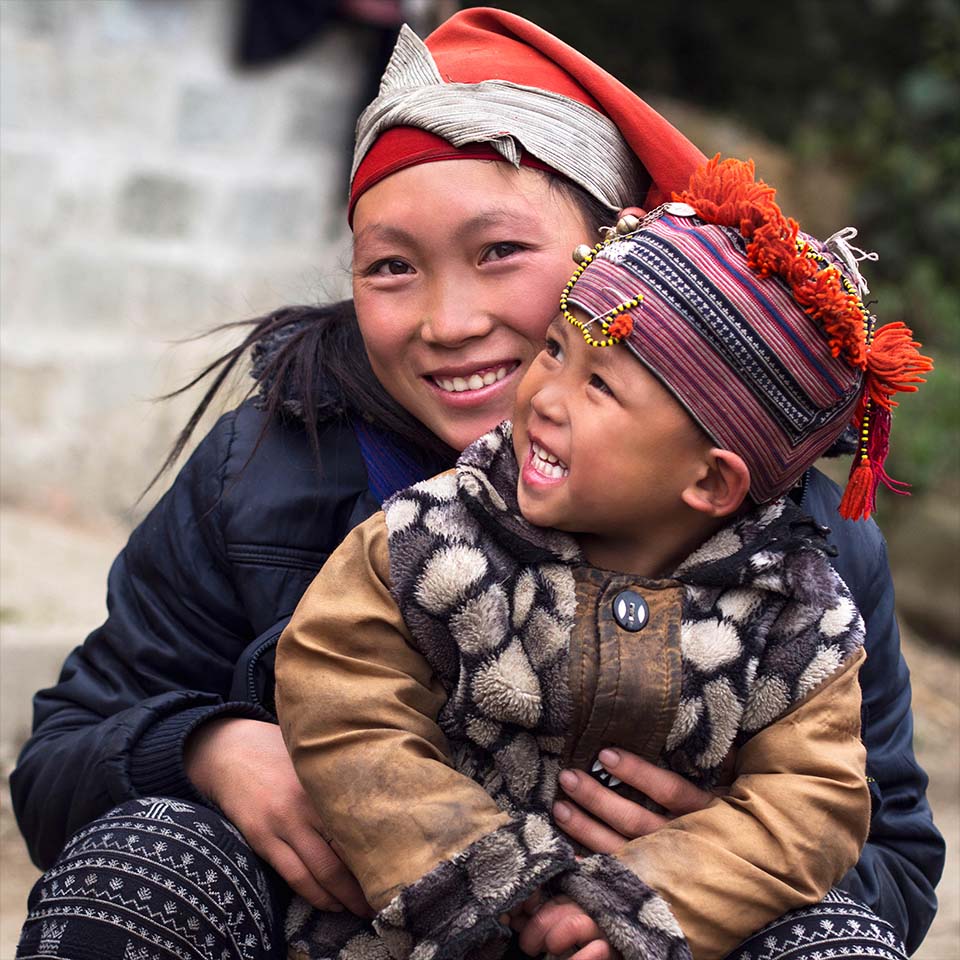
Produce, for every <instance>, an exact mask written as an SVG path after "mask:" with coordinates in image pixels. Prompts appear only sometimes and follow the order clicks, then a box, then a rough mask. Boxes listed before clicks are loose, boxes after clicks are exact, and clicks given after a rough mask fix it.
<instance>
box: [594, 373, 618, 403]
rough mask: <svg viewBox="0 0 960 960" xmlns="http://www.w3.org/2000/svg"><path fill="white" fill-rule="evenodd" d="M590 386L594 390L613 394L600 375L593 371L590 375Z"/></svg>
mask: <svg viewBox="0 0 960 960" xmlns="http://www.w3.org/2000/svg"><path fill="white" fill-rule="evenodd" d="M590 386H591V387H593V389H594V390H599V391H600V392H601V393H606V394H609V395H610V396H611V397H612V396H613V391H612V390H611V389H610V388H609V387H608V386H607V384H606V383H605V382H604V380H603V378H602V377H598V376H597V375H596V374H595V373H594V374H592V375H591V376H590Z"/></svg>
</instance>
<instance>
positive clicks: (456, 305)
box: [420, 286, 494, 347]
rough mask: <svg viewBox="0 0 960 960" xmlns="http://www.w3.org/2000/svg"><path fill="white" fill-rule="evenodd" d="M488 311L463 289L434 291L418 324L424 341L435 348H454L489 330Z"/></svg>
mask: <svg viewBox="0 0 960 960" xmlns="http://www.w3.org/2000/svg"><path fill="white" fill-rule="evenodd" d="M493 327H494V322H493V319H492V317H491V314H490V313H489V312H488V311H486V310H485V309H483V307H482V305H481V304H479V303H477V302H476V301H475V299H474V298H472V297H471V296H470V295H469V293H468V291H466V290H464V289H463V288H457V287H453V286H451V287H445V288H443V289H440V290H437V291H435V294H434V296H432V297H431V298H430V300H429V302H428V305H427V309H426V312H425V315H424V317H423V320H422V321H421V324H420V331H421V334H420V335H421V336H422V337H423V339H424V341H426V342H427V343H429V344H432V345H434V346H438V347H457V346H460V344H462V343H466V342H467V341H468V340H475V339H477V338H478V337H485V336H486V335H487V334H488V333H490V332H491V331H492V330H493Z"/></svg>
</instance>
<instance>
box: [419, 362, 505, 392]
mask: <svg viewBox="0 0 960 960" xmlns="http://www.w3.org/2000/svg"><path fill="white" fill-rule="evenodd" d="M506 375H507V368H506V367H497V369H496V370H487V372H486V373H473V374H471V375H470V376H469V377H433V382H434V383H435V384H436V385H437V386H438V387H439V388H440V389H441V390H446V391H447V393H463V391H464V390H479V389H480V388H481V387H489V386H490V384H491V383H496V382H497V381H498V380H502V379H503V378H504V377H505V376H506Z"/></svg>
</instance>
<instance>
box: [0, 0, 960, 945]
mask: <svg viewBox="0 0 960 960" xmlns="http://www.w3.org/2000/svg"><path fill="white" fill-rule="evenodd" d="M494 5H496V6H502V7H505V8H506V9H509V10H512V11H514V12H516V13H519V14H522V15H524V16H527V17H529V18H530V19H533V20H535V21H536V22H538V23H539V24H541V25H542V26H543V27H545V28H547V29H549V30H551V31H552V32H554V33H556V34H557V35H559V36H560V37H562V38H563V39H565V40H567V41H569V42H571V43H573V44H574V45H576V46H577V47H578V48H579V49H581V50H583V51H584V52H585V53H586V54H587V55H588V56H591V57H592V58H593V59H595V60H597V61H598V62H599V63H600V64H602V65H603V66H604V67H606V68H607V69H608V70H610V71H611V72H612V73H614V74H615V75H616V76H618V77H620V78H621V79H622V80H623V81H624V82H625V83H627V84H628V85H629V86H631V87H633V88H634V89H636V90H637V91H638V92H639V93H640V94H641V95H642V96H644V97H645V98H646V99H647V100H649V101H650V102H651V103H652V104H653V105H654V106H655V107H656V108H658V109H659V110H660V111H661V112H663V113H664V114H665V115H666V116H668V117H669V118H670V119H671V120H672V121H673V122H674V123H675V124H676V125H677V126H679V127H680V128H681V129H682V130H683V131H684V132H685V133H686V134H687V135H688V136H690V138H691V139H692V140H694V142H696V143H697V144H698V145H699V146H700V147H701V149H703V150H704V151H705V152H706V153H708V154H712V153H713V152H716V151H721V152H723V153H724V154H725V155H736V156H752V157H753V158H754V159H756V161H757V164H758V167H759V171H760V174H761V175H762V176H764V177H765V178H766V179H768V180H769V181H770V182H772V183H774V184H776V185H777V186H778V187H779V188H780V199H781V200H782V204H783V206H784V208H785V210H786V211H787V212H788V213H791V214H793V215H795V216H796V217H797V218H798V219H800V221H801V222H802V223H804V225H805V226H807V227H808V228H809V229H810V230H811V232H814V233H817V234H819V235H821V236H823V235H827V234H830V233H832V232H833V231H834V230H836V229H839V228H840V227H843V226H846V225H847V224H855V225H857V226H858V227H859V229H860V237H859V239H858V240H857V241H855V242H856V243H857V244H858V245H861V246H863V247H864V248H865V249H867V250H876V251H878V252H879V253H880V260H879V262H878V263H876V264H870V265H868V266H869V271H865V272H867V277H868V280H869V282H870V286H871V298H872V300H874V301H875V310H876V312H877V313H878V315H879V316H880V319H881V321H882V322H887V321H892V320H904V321H905V322H906V323H907V324H908V325H909V326H910V327H912V328H913V330H914V332H915V334H916V336H917V338H918V339H919V340H921V341H923V343H924V346H925V348H926V350H925V352H928V353H930V354H931V355H932V356H933V357H934V358H935V361H936V371H935V373H934V374H933V376H932V377H931V380H930V382H929V383H928V384H927V386H926V387H925V388H924V389H923V390H922V392H921V393H919V394H918V395H917V396H916V397H912V396H909V397H907V398H906V399H905V401H904V403H903V406H902V408H901V410H898V411H897V416H896V420H895V426H894V434H893V449H892V453H891V457H890V461H889V466H890V473H891V475H892V476H894V477H897V478H898V479H904V480H907V481H909V482H911V483H912V484H913V493H914V496H913V497H912V498H897V497H894V496H893V495H891V494H888V493H885V492H882V493H881V499H880V506H879V515H878V518H877V519H878V521H879V523H880V525H881V527H882V528H883V530H884V533H885V534H886V536H887V538H888V540H889V544H890V556H891V564H892V566H893V569H894V579H895V583H896V587H897V599H898V610H899V613H900V618H901V624H902V626H903V629H904V637H905V639H904V645H905V651H906V655H907V658H908V662H909V663H910V665H911V669H912V671H913V677H914V695H915V710H916V722H917V747H918V752H919V754H920V756H921V759H922V761H923V763H924V764H925V766H926V767H927V769H928V771H929V772H930V773H931V777H932V780H931V790H930V796H931V799H932V802H933V803H934V807H935V811H936V814H937V819H938V824H939V826H940V827H941V829H942V830H944V832H945V833H946V834H947V838H948V843H950V844H951V846H952V847H953V851H952V852H951V860H950V861H949V862H948V871H947V875H946V877H945V880H944V883H943V884H942V886H941V900H942V902H943V907H942V910H941V915H940V917H939V918H938V920H937V922H936V924H935V927H934V929H933V931H932V932H931V934H930V936H929V937H928V939H927V942H926V943H925V944H924V946H923V947H922V948H921V950H920V952H919V953H918V954H917V956H920V957H923V958H926V960H956V958H958V957H960V885H958V867H957V861H956V853H955V850H956V844H957V841H958V839H960V837H958V834H960V820H958V810H957V805H958V792H960V780H958V768H960V764H958V760H960V750H958V733H960V711H958V704H960V671H958V659H957V658H958V655H960V636H958V623H960V560H958V558H960V431H958V419H960V280H958V277H960V254H958V251H960V186H958V184H960V4H957V3H956V2H955V0H849V2H844V3H837V2H836V0H780V2H778V3H776V4H759V3H756V2H751V3H741V4H719V3H710V2H707V0H702V2H695V0H688V2H685V3H675V4H655V3H652V2H649V0H634V2H631V3H629V4H628V3H623V2H612V0H595V2H593V3H592V4H589V5H585V4H583V3H575V2H573V0H551V2H549V3H546V2H534V0H530V2H515V3H504V4H494ZM454 8H455V5H454V4H453V3H449V2H448V3H437V2H436V0H342V2H335V0H0V161H2V169H0V354H2V369H0V390H2V394H0V402H2V406H0V576H2V579H0V683H2V687H0V759H2V761H3V764H4V772H5V774H6V773H7V772H9V769H10V767H11V765H12V763H13V759H14V758H15V756H16V751H17V750H18V748H19V746H20V744H21V743H22V741H23V739H24V737H25V736H26V734H27V732H28V730H29V722H30V715H29V698H30V695H31V693H32V692H33V690H34V689H36V688H38V687H40V686H43V685H46V684H48V683H50V682H52V681H53V680H55V678H56V674H57V670H58V667H59V664H60V662H61V661H62V659H63V657H64V656H65V654H66V652H67V651H68V650H69V649H70V648H71V647H72V646H73V645H75V644H76V643H79V642H81V641H82V639H83V636H84V635H85V633H86V632H87V631H88V630H89V629H90V628H91V627H92V626H93V625H95V624H96V623H97V622H98V621H99V620H101V619H102V618H103V616H104V613H105V608H104V583H105V576H106V571H107V569H108V566H109V563H110V561H111V559H112V557H113V556H114V554H115V553H116V551H117V550H118V549H119V548H120V547H121V546H122V544H123V542H124V540H125V538H126V535H127V533H128V532H129V530H130V528H131V527H132V525H133V524H134V523H136V521H137V520H138V519H139V518H140V517H142V516H143V514H144V512H145V511H146V510H147V509H149V506H150V505H151V504H152V503H153V502H154V500H155V498H156V496H158V495H159V493H160V492H162V489H163V484H162V483H161V484H160V485H159V486H158V487H157V488H155V489H154V490H152V491H151V492H150V494H149V495H147V496H146V497H144V498H142V499H138V498H139V497H140V494H141V492H142V491H143V489H144V487H145V486H146V485H147V484H148V483H149V481H150V479H151V478H152V476H153V474H154V472H155V470H156V469H157V467H158V466H159V464H160V462H161V461H162V459H163V457H164V455H165V453H166V451H167V449H168V448H169V445H170V443H171V441H172V439H173V437H174V436H175V434H176V432H177V431H178V430H179V428H180V427H181V426H182V424H183V422H184V421H185V419H186V417H187V415H188V414H189V411H190V410H191V409H192V407H193V405H194V404H195V403H196V402H197V400H198V399H199V397H198V395H197V394H196V393H192V394H189V395H187V396H186V397H180V398H177V399H176V400H172V401H166V402H156V401H155V398H156V397H158V396H160V395H162V394H164V393H167V392H168V391H170V390H172V389H174V388H176V387H178V386H180V385H181V384H183V383H185V382H187V381H188V380H189V379H191V377H192V376H193V375H194V374H195V373H196V372H197V371H198V370H200V369H202V367H203V365H204V364H205V363H206V362H208V361H209V360H211V359H212V358H214V357H215V356H217V355H218V353H219V352H220V351H221V350H222V349H224V348H225V347H226V346H228V345H229V344H231V343H233V342H235V340H236V339H237V337H238V334H237V333H236V332H235V331H233V332H231V331H223V332H220V333H217V334H215V335H212V336H208V337H203V338H200V339H197V337H198V335H200V334H203V333H204V332H205V331H208V330H210V329H211V328H213V327H214V326H216V325H218V324H222V323H225V322H229V321H233V320H238V319H242V318H245V317H251V316H256V315H258V314H260V313H263V312H266V311H268V310H271V309H273V308H275V307H277V306H280V305H282V304H286V303H304V302H322V301H326V300H331V299H337V298H339V297H341V296H345V295H347V294H348V292H349V270H348V266H349V234H348V232H347V230H346V224H345V215H344V198H345V196H346V179H347V171H348V165H349V161H348V157H349V150H350V145H351V136H352V130H353V124H354V120H355V118H356V115H357V113H358V112H359V109H360V108H361V107H362V105H363V104H364V103H365V102H366V101H367V100H369V99H370V97H371V96H372V94H373V92H374V91H375V84H376V79H377V78H378V77H379V74H380V71H381V69H382V66H383V64H384V62H385V57H386V55H387V54H388V52H389V49H390V47H391V44H392V40H393V37H394V35H395V30H396V26H397V23H398V21H399V19H400V18H404V19H407V20H409V21H412V23H413V24H414V25H415V26H416V27H417V29H418V30H419V31H420V32H422V33H423V32H426V31H428V30H429V29H430V27H431V26H432V25H433V24H435V23H436V22H438V21H439V20H440V19H442V18H443V17H445V16H447V15H449V13H450V12H452V10H453V9H454ZM246 389H247V384H246V383H245V382H244V380H243V379H242V378H241V379H240V380H239V381H238V382H237V384H236V385H235V389H234V394H233V395H234V398H235V399H236V398H239V397H240V396H242V395H243V393H244V391H245V390H246ZM202 431H203V427H202V426H201V433H200V434H199V435H202ZM846 467H847V464H842V465H831V466H830V467H828V469H830V470H831V472H832V473H833V474H834V476H835V477H837V478H838V479H841V478H842V477H843V475H844V474H845V471H846ZM0 812H2V818H0V840H2V847H0V854H2V861H0V881H2V883H0V896H2V910H0V960H2V958H6V957H12V956H13V944H14V942H15V937H16V930H17V928H18V927H19V923H20V922H21V920H22V917H23V915H24V912H25V910H24V903H25V897H26V891H27V890H28V889H29V885H30V882H31V880H32V878H33V876H34V875H35V874H34V871H33V870H32V868H31V867H30V866H29V864H28V862H27V861H26V856H25V853H24V852H23V849H22V844H21V843H20V841H19V837H18V835H17V834H16V828H15V826H14V825H13V824H12V817H11V815H10V812H9V802H8V796H7V794H6V792H5V793H4V795H3V796H2V798H0Z"/></svg>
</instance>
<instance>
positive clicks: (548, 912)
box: [520, 897, 619, 960]
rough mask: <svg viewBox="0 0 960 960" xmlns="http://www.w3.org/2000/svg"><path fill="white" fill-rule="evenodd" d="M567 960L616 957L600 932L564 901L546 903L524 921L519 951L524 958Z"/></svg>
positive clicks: (564, 899)
mask: <svg viewBox="0 0 960 960" xmlns="http://www.w3.org/2000/svg"><path fill="white" fill-rule="evenodd" d="M575 948H579V949H576V952H575V953H573V954H572V955H570V960H616V958H617V957H618V956H619V955H618V954H617V952H616V951H615V950H614V949H613V947H611V946H610V944H609V943H608V942H607V940H606V938H605V937H604V936H603V933H602V931H601V930H600V928H599V927H598V926H597V925H596V924H595V923H594V922H593V920H591V919H590V917H589V916H588V915H587V914H586V913H584V912H583V910H582V909H581V908H580V906H579V905H577V904H576V903H574V902H573V901H572V900H570V899H569V898H568V897H554V898H553V899H551V900H547V901H546V902H544V903H543V904H541V905H540V907H539V908H538V909H537V910H536V912H535V913H534V914H533V916H531V917H529V918H528V919H527V920H526V923H525V924H524V926H523V929H522V931H521V933H520V949H521V950H523V952H524V953H526V954H527V955H528V956H531V957H535V956H537V955H538V954H541V953H549V954H552V955H554V956H562V955H564V954H568V952H569V951H571V950H574V949H575Z"/></svg>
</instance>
